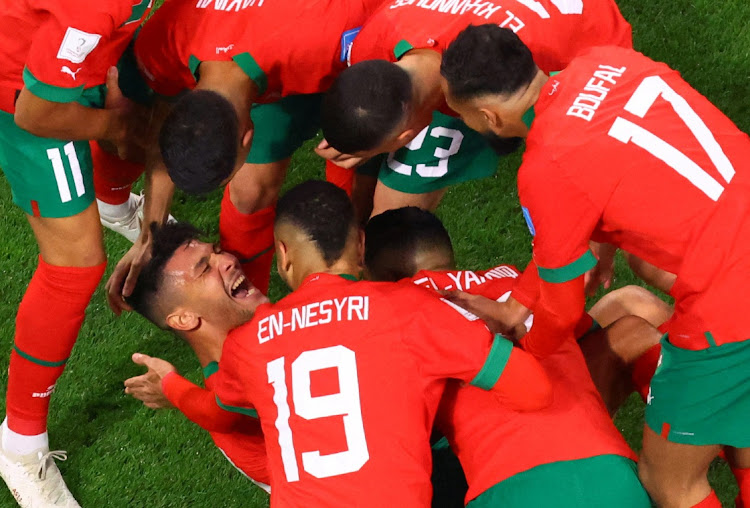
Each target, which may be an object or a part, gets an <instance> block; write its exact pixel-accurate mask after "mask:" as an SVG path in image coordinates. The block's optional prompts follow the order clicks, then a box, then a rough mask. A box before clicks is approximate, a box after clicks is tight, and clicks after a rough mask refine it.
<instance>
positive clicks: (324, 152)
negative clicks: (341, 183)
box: [315, 139, 365, 169]
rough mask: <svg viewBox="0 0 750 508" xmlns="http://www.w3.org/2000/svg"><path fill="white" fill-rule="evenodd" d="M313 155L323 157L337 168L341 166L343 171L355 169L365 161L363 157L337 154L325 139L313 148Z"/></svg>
mask: <svg viewBox="0 0 750 508" xmlns="http://www.w3.org/2000/svg"><path fill="white" fill-rule="evenodd" d="M315 153H317V154H318V155H320V156H321V157H323V158H324V159H325V160H329V161H331V162H333V163H334V164H336V165H337V166H341V167H342V168H345V169H353V168H356V167H357V166H359V165H360V164H362V163H363V162H364V161H365V159H364V157H355V156H354V155H349V154H347V153H341V152H339V151H338V150H336V149H335V148H333V147H332V146H331V145H329V144H328V141H326V140H325V139H324V140H323V141H321V142H320V143H318V146H317V147H315Z"/></svg>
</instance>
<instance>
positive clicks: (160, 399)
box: [125, 353, 177, 409]
mask: <svg viewBox="0 0 750 508" xmlns="http://www.w3.org/2000/svg"><path fill="white" fill-rule="evenodd" d="M133 362H134V363H136V364H138V365H143V366H144V367H146V368H147V369H148V370H147V371H146V373H145V374H142V375H140V376H136V377H131V378H130V379H127V380H125V393H127V394H128V395H130V396H132V397H134V398H136V399H138V400H140V401H141V402H143V404H144V405H145V406H146V407H149V408H151V409H163V408H170V407H174V406H173V405H172V403H171V402H169V399H167V397H166V396H165V395H164V391H163V390H162V389H161V380H162V379H164V376H166V375H167V374H169V373H170V372H177V369H175V368H174V366H173V365H172V364H171V363H169V362H167V361H165V360H162V359H161V358H152V357H150V356H148V355H144V354H141V353H135V354H134V355H133Z"/></svg>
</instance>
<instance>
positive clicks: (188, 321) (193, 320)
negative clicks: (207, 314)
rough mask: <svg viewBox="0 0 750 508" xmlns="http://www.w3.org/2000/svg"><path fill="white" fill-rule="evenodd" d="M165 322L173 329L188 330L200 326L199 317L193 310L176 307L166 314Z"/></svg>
mask: <svg viewBox="0 0 750 508" xmlns="http://www.w3.org/2000/svg"><path fill="white" fill-rule="evenodd" d="M166 322H167V325H168V326H169V327H170V328H172V329H173V330H179V331H181V332H189V331H191V330H195V329H196V328H198V326H200V323H201V319H200V316H198V315H197V314H196V313H195V312H191V311H186V310H184V309H180V308H178V309H176V310H175V311H174V312H172V313H171V314H169V315H168V316H167V319H166Z"/></svg>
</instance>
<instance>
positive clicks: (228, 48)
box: [216, 44, 234, 55]
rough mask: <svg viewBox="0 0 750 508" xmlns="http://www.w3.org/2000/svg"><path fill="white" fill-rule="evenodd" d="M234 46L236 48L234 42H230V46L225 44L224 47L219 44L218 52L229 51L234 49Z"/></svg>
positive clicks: (218, 53)
mask: <svg viewBox="0 0 750 508" xmlns="http://www.w3.org/2000/svg"><path fill="white" fill-rule="evenodd" d="M232 48H234V44H230V45H229V46H224V47H223V48H222V47H219V46H217V47H216V54H217V55H220V54H221V53H229V50H230V49H232Z"/></svg>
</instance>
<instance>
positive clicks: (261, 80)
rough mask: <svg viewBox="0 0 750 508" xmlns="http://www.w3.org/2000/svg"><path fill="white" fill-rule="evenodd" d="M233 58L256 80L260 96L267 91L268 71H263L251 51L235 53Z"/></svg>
mask: <svg viewBox="0 0 750 508" xmlns="http://www.w3.org/2000/svg"><path fill="white" fill-rule="evenodd" d="M232 60H234V61H235V63H236V64H237V65H239V66H240V68H241V69H242V70H243V71H244V72H245V74H247V75H248V76H250V79H252V80H253V81H254V82H255V86H257V87H258V95H259V96H260V95H263V94H264V93H266V89H268V78H267V77H266V73H265V72H263V69H261V68H260V65H258V62H256V61H255V58H253V57H252V56H251V55H250V53H240V54H239V55H234V56H233V57H232Z"/></svg>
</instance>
